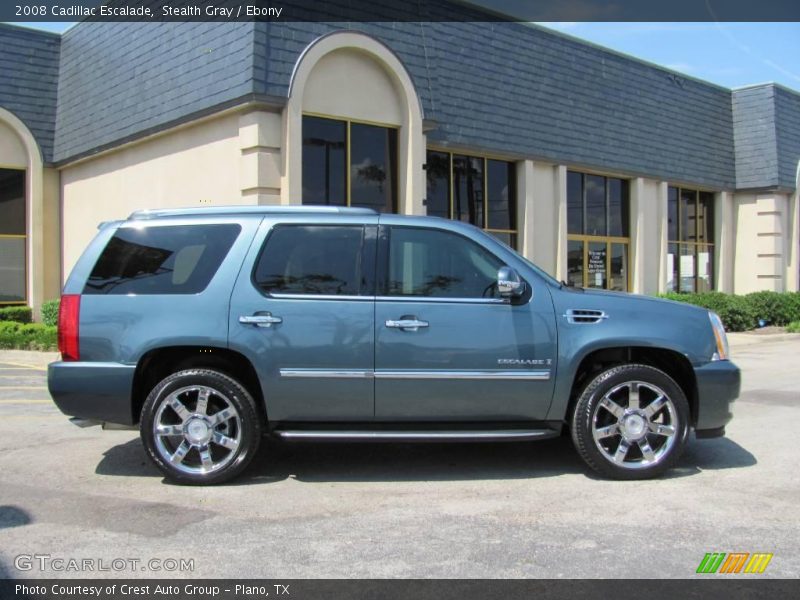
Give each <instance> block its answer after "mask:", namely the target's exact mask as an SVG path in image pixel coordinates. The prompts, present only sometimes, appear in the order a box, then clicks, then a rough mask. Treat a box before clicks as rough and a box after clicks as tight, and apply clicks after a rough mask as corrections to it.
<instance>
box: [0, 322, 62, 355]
mask: <svg viewBox="0 0 800 600" xmlns="http://www.w3.org/2000/svg"><path fill="white" fill-rule="evenodd" d="M0 348H7V349H13V350H44V351H48V350H57V349H58V329H57V328H56V327H52V326H50V325H42V324H41V323H14V322H13V321H11V322H9V321H4V322H0Z"/></svg>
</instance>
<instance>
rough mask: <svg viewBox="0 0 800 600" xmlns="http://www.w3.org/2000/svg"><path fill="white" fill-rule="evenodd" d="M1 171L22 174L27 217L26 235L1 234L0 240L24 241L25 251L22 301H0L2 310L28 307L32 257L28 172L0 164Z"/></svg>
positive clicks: (23, 198) (23, 200)
mask: <svg viewBox="0 0 800 600" xmlns="http://www.w3.org/2000/svg"><path fill="white" fill-rule="evenodd" d="M0 169H2V170H5V171H18V172H19V173H21V174H22V202H23V204H24V209H25V210H24V215H25V233H19V234H17V233H4V234H0V239H9V240H22V245H23V249H24V254H25V256H24V258H23V261H22V262H23V265H24V277H25V278H24V280H23V286H22V289H23V292H22V299H21V300H0V308H5V307H7V306H27V305H28V301H29V293H28V284H29V283H30V279H29V277H30V265H29V264H28V263H29V262H30V256H29V252H28V232H29V227H30V223H29V218H28V217H29V215H28V170H27V169H19V168H16V167H6V166H4V165H2V164H0Z"/></svg>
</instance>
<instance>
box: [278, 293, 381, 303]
mask: <svg viewBox="0 0 800 600" xmlns="http://www.w3.org/2000/svg"><path fill="white" fill-rule="evenodd" d="M269 297H270V298H275V299H276V300H358V301H360V302H372V301H374V300H375V296H345V295H342V296H336V295H334V294H272V293H270V294H269Z"/></svg>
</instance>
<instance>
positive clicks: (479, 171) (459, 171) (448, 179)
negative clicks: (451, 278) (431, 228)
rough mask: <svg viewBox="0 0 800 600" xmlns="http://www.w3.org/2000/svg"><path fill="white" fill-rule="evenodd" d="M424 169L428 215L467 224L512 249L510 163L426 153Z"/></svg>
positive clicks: (513, 191) (514, 235)
mask: <svg viewBox="0 0 800 600" xmlns="http://www.w3.org/2000/svg"><path fill="white" fill-rule="evenodd" d="M425 170H426V174H427V183H428V191H427V196H426V199H425V206H426V209H427V214H428V215H429V216H435V217H444V218H450V219H456V220H459V221H463V222H465V223H471V224H473V225H475V226H477V227H480V228H481V229H483V230H485V231H486V232H488V233H490V234H491V235H493V236H494V237H496V238H497V239H499V240H500V241H502V242H504V243H506V244H508V245H509V246H511V247H512V248H516V246H517V190H516V183H517V179H516V166H515V164H514V163H513V162H509V161H505V160H497V159H493V158H486V157H480V156H468V155H464V154H453V153H450V152H444V151H438V150H428V156H427V161H426V165H425Z"/></svg>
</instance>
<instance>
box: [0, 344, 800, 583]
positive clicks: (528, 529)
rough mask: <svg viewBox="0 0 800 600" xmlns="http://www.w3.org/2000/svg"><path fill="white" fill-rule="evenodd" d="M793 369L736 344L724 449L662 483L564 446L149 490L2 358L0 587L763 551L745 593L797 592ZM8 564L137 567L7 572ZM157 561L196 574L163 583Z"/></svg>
mask: <svg viewBox="0 0 800 600" xmlns="http://www.w3.org/2000/svg"><path fill="white" fill-rule="evenodd" d="M798 355H800V339H798V338H795V339H793V340H785V339H784V340H782V341H767V342H760V343H753V344H747V345H742V346H739V345H736V346H735V347H734V358H735V360H736V362H737V363H738V364H739V365H740V366H741V367H742V369H743V378H744V381H743V395H742V398H741V399H740V400H739V401H738V402H737V404H736V405H735V408H734V414H735V418H734V421H733V422H732V423H731V424H730V425H729V427H728V436H727V437H726V438H722V439H714V440H699V441H698V440H694V439H693V440H692V441H691V442H690V444H689V446H688V449H687V451H686V452H685V454H684V456H683V458H682V460H681V462H680V466H679V468H677V469H676V470H674V471H672V472H671V473H670V474H669V475H668V476H667V477H665V478H663V479H660V480H655V481H646V482H615V481H604V480H601V479H598V478H596V477H594V476H593V475H591V474H589V473H588V472H587V471H586V469H585V468H584V467H583V465H582V463H581V461H580V459H579V458H578V456H577V455H576V453H575V452H574V451H573V449H572V445H571V442H570V441H569V439H568V438H562V439H558V440H552V441H547V442H539V443H507V444H472V445H468V444H418V445H395V444H360V445H359V444H295V445H286V444H280V443H278V442H274V441H268V442H266V443H265V444H264V445H263V447H262V451H261V454H260V456H259V457H258V458H257V460H256V462H255V463H254V464H253V465H252V466H251V468H250V469H249V471H248V472H247V473H246V476H245V477H243V478H241V479H239V480H238V481H236V482H235V483H234V484H232V485H227V486H224V487H210V488H190V487H179V486H174V485H170V484H167V483H165V482H164V480H163V479H162V478H161V477H160V475H159V473H158V471H157V470H156V469H155V468H154V467H152V466H151V465H150V464H149V463H148V462H147V460H146V458H145V454H144V451H143V450H142V447H141V445H140V443H139V439H138V434H137V433H136V432H134V431H102V430H100V429H99V428H97V427H93V428H89V429H79V428H77V427H75V426H73V425H71V424H70V423H69V422H68V421H67V419H66V418H65V417H64V416H63V415H61V414H60V413H59V412H58V410H57V409H56V408H55V407H54V405H53V404H52V403H51V401H50V400H49V396H48V393H47V390H46V387H45V385H46V383H45V376H46V373H45V371H44V369H43V364H44V361H43V360H41V359H37V358H36V357H35V356H32V355H25V354H15V353H9V352H4V353H0V529H1V530H2V531H0V578H1V577H88V576H101V577H102V576H117V577H118V576H128V577H139V576H142V577H163V576H170V577H172V576H178V577H194V578H197V577H204V578H205V577H242V578H244V577H253V578H256V577H269V578H278V577H284V578H311V577H334V578H340V577H347V578H356V577H376V578H384V577H446V578H451V577H468V578H473V577H475V578H477V577H502V578H517V577H525V578H528V577H681V578H685V577H693V576H695V575H694V574H695V570H696V568H697V566H698V564H699V563H700V561H701V559H702V558H703V556H704V555H705V553H707V552H751V553H752V552H770V553H773V554H774V558H773V559H772V561H771V563H770V564H769V566H768V568H767V570H766V572H765V573H764V574H763V575H760V576H759V577H766V576H771V577H798V575H800V536H798V533H799V532H800V501H799V499H800V477H798V475H797V471H798V464H799V462H800V461H799V460H798V459H800V450H798V448H799V446H798V442H797V439H798V423H800V369H798V368H797V365H798V362H797V356H798ZM20 555H26V556H32V555H49V556H50V557H51V558H61V559H64V560H66V561H68V560H69V559H78V560H82V559H92V560H95V561H97V562H96V563H95V567H94V568H95V569H97V568H98V567H100V566H101V565H104V566H105V567H109V565H111V564H112V562H113V561H114V559H125V560H128V559H134V560H136V561H139V562H137V563H136V566H135V567H129V566H126V567H125V569H123V570H121V571H118V570H114V569H110V570H107V571H99V572H98V571H90V572H80V571H77V572H76V571H65V572H62V571H59V570H54V569H53V568H52V564H49V568H47V569H44V570H42V569H40V564H39V563H37V562H35V560H34V561H33V565H32V566H31V570H19V569H18V568H17V566H22V567H23V568H25V564H26V563H25V562H24V561H23V563H20V562H19V559H18V558H17V557H19V556H20ZM171 559H174V560H175V561H178V560H180V559H190V560H193V570H191V569H188V567H187V569H186V570H184V571H172V570H170V571H169V572H164V570H163V569H164V568H165V567H164V566H163V565H164V564H165V562H164V561H169V560H171ZM37 560H39V559H37ZM48 560H49V559H48ZM153 560H155V562H149V561H153ZM59 564H60V563H59ZM116 564H117V566H119V565H120V564H121V563H120V562H117V563H116ZM130 564H132V563H129V562H128V563H126V565H130ZM166 564H167V565H170V566H172V565H173V563H172V562H167V563H166ZM15 565H16V566H15ZM159 565H160V567H159ZM159 569H161V570H159ZM740 576H741V575H740Z"/></svg>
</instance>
